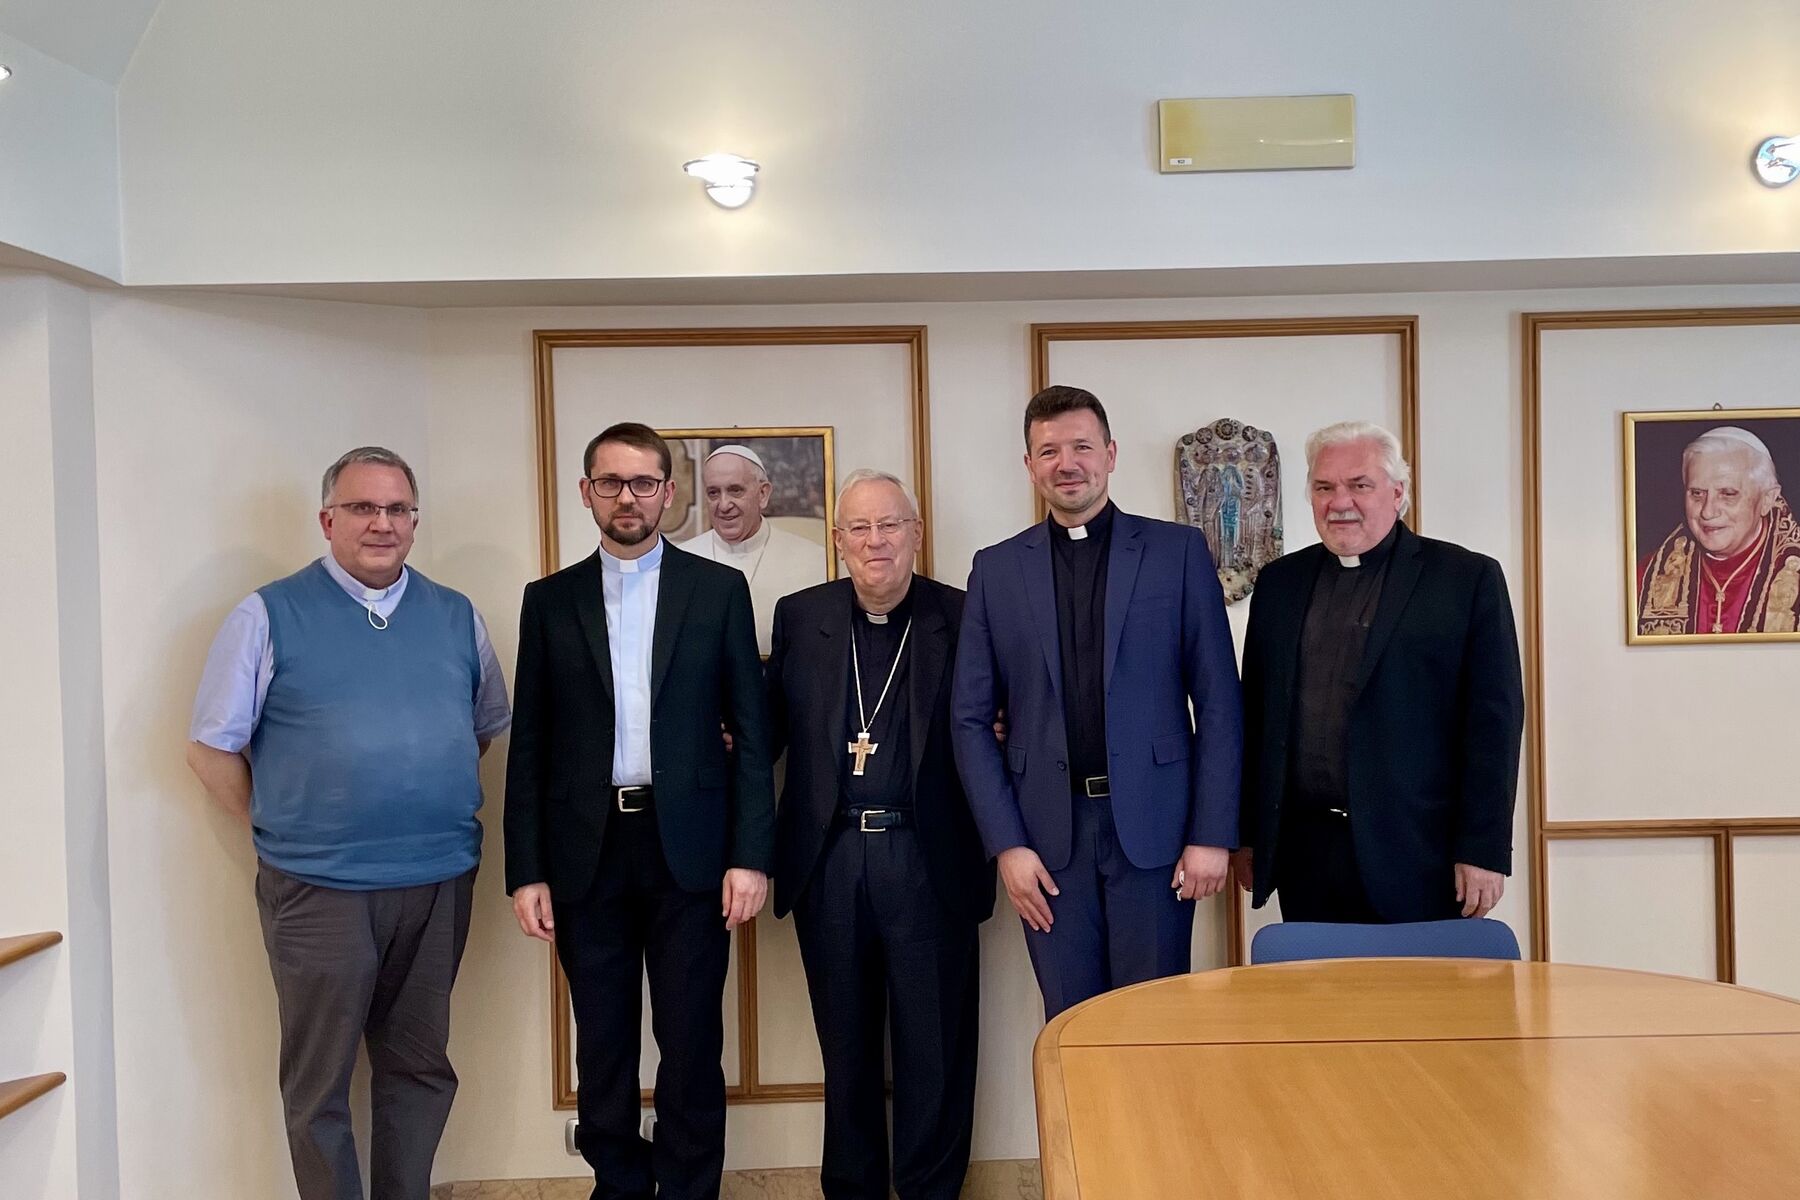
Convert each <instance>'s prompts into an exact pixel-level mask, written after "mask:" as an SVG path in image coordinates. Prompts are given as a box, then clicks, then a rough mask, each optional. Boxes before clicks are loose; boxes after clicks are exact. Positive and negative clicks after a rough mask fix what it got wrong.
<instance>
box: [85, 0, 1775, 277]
mask: <svg viewBox="0 0 1800 1200" xmlns="http://www.w3.org/2000/svg"><path fill="white" fill-rule="evenodd" d="M1797 43H1800V6H1795V5H1792V4H1784V3H1777V2H1773V0H1719V2H1718V3H1714V4H1708V5H1683V4H1650V5H1646V4H1642V3H1638V2H1635V0H1590V2H1588V3H1583V4H1568V3H1564V2H1562V0H1518V2H1517V3H1512V4H1506V5H1446V4H1442V3H1435V2H1433V0H1399V2H1393V3H1387V4H1380V5H1355V4H1348V5H1347V4H1341V3H1333V2H1332V0H1296V2H1294V3H1288V4H1281V5H1268V4H1206V5H1200V4H1193V3H1188V2H1185V0H1134V2H1132V3H1117V4H1110V5H1096V4H1091V3H1083V2H1082V0H1043V2H1035V3H1023V2H1020V0H1013V2H1010V3H987V4H968V3H961V2H958V0H921V2H920V3H915V4H911V5H892V4H875V3H871V2H869V0H848V2H845V3H839V4H831V5H826V4H817V3H809V2H806V0H770V2H768V3H759V4H743V3H733V2H731V0H679V2H674V3H663V4H655V5H648V4H631V5H624V4H608V5H599V4H594V3H591V2H590V0H537V2H535V3H531V4H510V5H506V4H492V3H487V2H485V0H403V2H394V3H388V4H381V5H368V4H363V3H357V2H356V0H316V2H314V3H311V4H305V5H270V4H243V3H238V2H236V0H165V2H164V3H163V5H162V7H161V9H160V11H159V13H158V15H157V18H156V20H155V21H154V23H153V24H152V25H151V28H150V29H149V32H148V33H147V34H146V36H145V39H144V41H143V43H142V44H141V45H140V47H139V50H138V52H137V54H136V56H135V58H134V59H133V61H132V63H131V66H130V68H129V70H128V72H127V73H126V75H125V78H124V80H123V83H122V85H121V89H120V94H119V107H120V113H121V144H122V159H123V180H124V185H123V186H124V196H125V243H126V270H127V272H128V275H129V278H130V279H131V280H132V281H133V282H140V283H162V282H225V281H243V282H258V281H308V280H345V279H356V280H415V279H420V280H422V279H515V278H525V279H531V278H586V277H593V278H631V277H652V276H685V275H718V274H740V275H757V274H832V273H852V274H854V273H878V272H921V271H923V272H930V271H986V270H1033V271H1043V270H1073V269H1086V268H1150V267H1200V266H1221V265H1258V266H1266V265H1275V264H1291V263H1340V262H1341V263H1361V262H1388V261H1424V260H1478V259H1507V258H1524V259H1531V258H1550V257H1564V256H1609V255H1620V256H1626V255H1665V254H1718V253H1728V252H1753V251H1769V250H1778V249H1786V250H1792V249H1795V248H1796V247H1800V205H1797V204H1796V203H1795V202H1794V197H1793V196H1792V195H1791V194H1784V193H1777V192H1771V191H1769V190H1767V189H1765V188H1763V187H1761V186H1760V185H1759V184H1757V183H1756V182H1755V181H1754V180H1753V178H1752V177H1751V174H1750V171H1749V169H1748V165H1747V164H1748V160H1749V156H1750V153H1751V151H1752V149H1753V148H1754V146H1755V145H1756V144H1757V143H1758V142H1759V141H1760V140H1761V139H1762V138H1763V137H1765V136H1767V135H1768V134H1770V133H1777V132H1781V133H1785V132H1793V131H1795V130H1800V87H1797V86H1796V83H1797V82H1800V61H1797V60H1796V58H1795V56H1794V55H1793V54H1792V53H1791V47H1793V46H1794V45H1795V44H1797ZM1338 91H1347V92H1352V93H1354V94H1355V95H1356V97H1357V108H1358V113H1357V115H1358V126H1359V146H1358V165H1357V166H1356V167H1355V169H1354V170H1350V171H1324V172H1304V173H1251V174H1225V175H1210V176H1171V177H1166V178H1165V177H1161V176H1159V175H1157V174H1156V173H1155V171H1154V169H1153V163H1154V161H1155V158H1156V151H1155V125H1154V108H1153V104H1154V101H1155V100H1156V99H1157V98H1159V97H1172V96H1194V95H1243V94H1270V93H1276V94H1279V93H1305V92H1338ZM715 149H726V150H731V151H734V152H737V153H742V154H747V155H749V156H751V157H754V158H758V159H759V160H761V161H762V162H763V163H764V164H765V172H764V175H763V177H762V184H761V187H760V190H759V194H758V196H757V198H756V200H755V201H754V202H753V203H752V204H751V205H750V206H749V207H748V208H746V209H743V210H741V211H738V212H735V213H729V212H724V211H721V210H718V209H716V208H714V207H712V206H711V205H710V204H708V203H707V202H706V201H705V200H704V199H703V197H702V195H701V193H700V190H699V188H698V186H697V185H696V184H695V183H694V182H693V181H691V180H689V179H686V178H685V177H683V176H682V175H681V174H680V172H679V169H678V167H679V164H680V163H681V161H682V160H683V159H686V158H689V157H692V156H694V155H697V154H701V153H705V152H707V151H711V150H715Z"/></svg>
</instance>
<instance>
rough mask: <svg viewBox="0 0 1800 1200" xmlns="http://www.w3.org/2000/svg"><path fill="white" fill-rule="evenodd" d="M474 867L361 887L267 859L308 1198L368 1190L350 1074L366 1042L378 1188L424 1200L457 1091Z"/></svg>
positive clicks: (297, 1156) (358, 1199)
mask: <svg viewBox="0 0 1800 1200" xmlns="http://www.w3.org/2000/svg"><path fill="white" fill-rule="evenodd" d="M474 887H475V872H474V871H468V872H466V873H464V874H462V875H458V876H457V877H456V878H454V879H446V880H444V881H443V882H442V883H428V884H422V885H420V886H418V887H404V888H382V889H380V890H377V891H365V892H352V891H346V890H344V889H341V888H328V887H319V886H318V885H317V884H311V883H307V882H305V881H304V880H300V879H295V878H294V877H293V876H292V875H288V874H285V873H284V872H281V871H278V870H276V869H275V868H274V867H271V866H270V865H269V864H268V863H258V864H257V869H256V907H257V911H258V913H259V915H260V916H261V918H262V932H263V945H264V946H265V947H266V948H267V949H268V952H269V973H270V974H271V975H272V976H273V977H274V979H275V1000H276V1003H277V1006H278V1008H279V1010H280V1014H281V1101H282V1107H283V1109H284V1111H285V1114H286V1121H287V1136H288V1151H289V1153H290V1154H291V1155H292V1156H293V1161H294V1183H295V1186H296V1187H297V1188H298V1190H299V1193H300V1197H301V1200H362V1195H363V1190H362V1178H361V1172H360V1170H359V1169H358V1167H357V1162H356V1139H355V1135H354V1134H353V1133H352V1131H351V1127H350V1073H351V1071H352V1070H354V1068H355V1066H356V1050H357V1046H358V1044H359V1043H362V1042H367V1044H368V1048H369V1067H370V1086H369V1116H370V1145H369V1194H370V1196H371V1197H373V1198H374V1200H425V1198H426V1195H427V1193H429V1192H430V1190H431V1160H432V1158H433V1156H434V1155H436V1153H437V1146H438V1139H439V1138H440V1137H442V1136H443V1132H444V1122H445V1120H447V1119H448V1118H449V1116H450V1102H451V1100H452V1099H453V1098H454V1097H455V1095H456V1072H455V1071H454V1070H452V1069H451V1067H450V1057H449V1054H448V1053H447V1052H446V1046H447V1045H448V1043H449V1040H450V985H451V984H453V983H454V982H455V981H456V969H457V965H458V964H459V963H460V962H461V961H462V953H463V946H464V944H465V943H466V942H467V941H468V937H469V902H470V897H471V895H472V894H473V892H474Z"/></svg>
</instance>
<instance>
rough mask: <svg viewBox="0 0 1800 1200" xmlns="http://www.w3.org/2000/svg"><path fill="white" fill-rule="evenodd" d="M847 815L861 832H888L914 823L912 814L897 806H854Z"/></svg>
mask: <svg viewBox="0 0 1800 1200" xmlns="http://www.w3.org/2000/svg"><path fill="white" fill-rule="evenodd" d="M846 817H847V818H848V820H849V823H850V824H851V825H853V826H855V827H856V829H857V831H858V832H860V833H886V832H887V831H888V830H890V829H899V828H900V827H901V826H903V825H909V824H911V823H912V816H911V814H909V813H906V812H902V811H901V810H899V809H896V808H853V809H851V810H850V811H849V812H848V813H847V814H846Z"/></svg>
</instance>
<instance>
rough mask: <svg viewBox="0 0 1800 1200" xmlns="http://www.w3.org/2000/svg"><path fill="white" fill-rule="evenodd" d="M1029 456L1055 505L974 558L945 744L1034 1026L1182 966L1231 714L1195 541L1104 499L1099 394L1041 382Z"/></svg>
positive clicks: (1223, 830)
mask: <svg viewBox="0 0 1800 1200" xmlns="http://www.w3.org/2000/svg"><path fill="white" fill-rule="evenodd" d="M1025 450H1026V453H1025V469H1026V471H1027V472H1028V473H1029V475H1030V476H1031V481H1032V484H1033V485H1034V486H1035V487H1036V488H1037V491H1038V494H1039V495H1040V496H1042V497H1043V498H1044V502H1045V503H1046V504H1047V505H1048V506H1049V509H1050V515H1049V518H1048V519H1047V520H1045V521H1043V522H1041V523H1039V524H1037V525H1033V526H1032V527H1031V528H1029V529H1027V530H1025V531H1024V532H1023V533H1020V534H1018V535H1017V536H1015V537H1012V538H1009V539H1008V540H1006V541H1004V542H1001V543H1000V544H999V545H997V546H990V547H988V548H987V549H985V550H983V551H981V552H980V553H979V554H977V555H976V556H975V565H974V569H973V570H972V571H971V572H970V574H969V593H968V599H967V602H966V603H965V605H964V607H963V627H962V636H961V638H960V639H959V642H958V649H957V656H956V690H955V698H954V702H953V705H954V709H953V715H954V720H955V725H954V735H953V736H954V744H955V749H956V761H957V766H958V767H959V768H960V769H961V772H962V778H963V784H964V786H965V788H966V790H967V792H968V797H969V805H970V808H971V810H972V811H973V813H974V815H975V823H976V826H977V827H978V828H979V829H980V831H981V837H982V841H983V843H984V845H985V846H986V849H987V852H988V854H989V855H991V856H993V857H994V858H996V859H997V860H998V863H999V868H1000V877H1001V881H1002V882H1003V883H1004V884H1005V885H1006V894H1007V896H1008V898H1009V899H1011V901H1012V904H1013V907H1014V908H1015V909H1017V910H1018V913H1019V916H1020V918H1021V919H1022V920H1023V921H1024V922H1025V925H1026V927H1027V930H1028V932H1027V934H1026V944H1027V945H1028V946H1029V947H1030V950H1031V963H1032V967H1033V969H1034V970H1035V971H1036V972H1037V979H1038V987H1039V989H1040V990H1041V991H1042V992H1043V995H1044V1013H1045V1016H1046V1018H1048V1017H1053V1016H1055V1015H1056V1014H1057V1013H1059V1012H1061V1011H1062V1010H1063V1009H1065V1008H1068V1007H1069V1006H1071V1005H1074V1004H1078V1003H1080V1002H1081V1001H1083V1000H1085V999H1087V998H1088V997H1090V996H1096V995H1099V994H1100V993H1101V992H1105V991H1108V990H1110V989H1112V988H1116V987H1123V986H1125V985H1126V984H1130V983H1139V982H1142V981H1144V980H1146V979H1157V978H1160V977H1162V976H1164V975H1178V974H1181V973H1183V972H1185V971H1187V970H1188V966H1189V953H1190V946H1191V943H1192V937H1193V922H1194V910H1193V907H1192V905H1190V904H1188V903H1186V901H1190V900H1199V899H1204V898H1206V897H1207V896H1211V895H1213V894H1214V893H1216V892H1218V891H1219V890H1220V889H1221V888H1222V887H1223V886H1224V884H1225V878H1226V870H1227V866H1228V855H1229V851H1230V850H1231V849H1232V848H1233V847H1235V846H1236V845H1237V803H1238V784H1239V767H1240V762H1241V759H1242V750H1243V747H1242V742H1243V711H1242V705H1241V701H1240V699H1239V693H1238V679H1237V670H1236V666H1235V663H1234V660H1233V657H1232V649H1231V635H1230V633H1229V631H1228V629H1227V627H1226V623H1225V600H1224V596H1223V594H1222V593H1221V591H1220V588H1219V578H1218V574H1217V572H1216V571H1215V570H1214V567H1213V561H1212V556H1211V554H1209V553H1208V552H1207V548H1206V539H1205V538H1204V537H1203V536H1202V535H1201V533H1200V531H1199V530H1197V529H1192V528H1189V527H1188V526H1184V525H1176V524H1172V523H1170V522H1167V521H1154V520H1150V519H1148V518H1145V517H1139V516H1134V515H1132V514H1130V513H1125V512H1120V511H1119V510H1118V508H1117V507H1116V506H1114V504H1113V503H1112V501H1111V500H1110V499H1109V498H1108V496H1107V484H1108V477H1109V476H1110V475H1111V474H1112V472H1113V468H1114V467H1115V466H1116V465H1117V463H1118V445H1117V444H1116V443H1115V442H1114V441H1113V440H1112V432H1111V428H1110V427H1109V425H1108V424H1107V420H1106V410H1105V409H1104V408H1103V407H1101V404H1100V401H1099V400H1098V399H1096V398H1095V397H1094V395H1093V393H1091V392H1087V391H1083V390H1082V389H1080V388H1073V387H1049V388H1045V389H1044V390H1043V391H1041V392H1039V393H1038V394H1037V395H1036V396H1033V397H1032V398H1031V402H1030V403H1029V404H1028V405H1026V408H1025ZM1190 705H1191V706H1192V707H1191V711H1190ZM1002 712H1004V714H1005V723H1006V727H1007V736H1006V741H1005V744H1004V746H1002V745H999V744H996V741H995V738H994V730H993V724H994V721H995V719H996V717H997V716H999V715H1000V714H1001V713H1002Z"/></svg>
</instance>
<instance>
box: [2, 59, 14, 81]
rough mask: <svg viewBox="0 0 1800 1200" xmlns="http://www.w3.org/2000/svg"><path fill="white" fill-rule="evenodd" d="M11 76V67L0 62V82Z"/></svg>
mask: <svg viewBox="0 0 1800 1200" xmlns="http://www.w3.org/2000/svg"><path fill="white" fill-rule="evenodd" d="M11 78H12V68H11V67H9V66H7V65H6V64H5V63H0V83H4V82H5V81H6V80H8V79H11Z"/></svg>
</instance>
